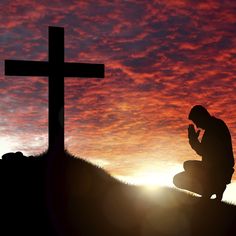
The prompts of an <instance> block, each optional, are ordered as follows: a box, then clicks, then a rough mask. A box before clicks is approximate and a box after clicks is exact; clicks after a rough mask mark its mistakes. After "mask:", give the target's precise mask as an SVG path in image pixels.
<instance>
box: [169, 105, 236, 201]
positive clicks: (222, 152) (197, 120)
mask: <svg viewBox="0 0 236 236" xmlns="http://www.w3.org/2000/svg"><path fill="white" fill-rule="evenodd" d="M188 118H189V120H191V121H193V123H194V124H195V125H196V127H197V128H201V129H203V130H205V132H204V135H203V137H202V139H201V141H200V140H199V134H200V130H197V131H195V128H194V125H192V124H190V125H189V127H188V138H189V144H190V145H191V147H192V149H193V150H195V151H196V153H197V154H198V155H200V156H201V157H202V161H195V160H191V161H186V162H184V169H185V171H184V172H182V173H179V174H177V175H176V176H175V177H174V180H173V182H174V184H175V185H176V186H177V187H179V188H182V189H186V190H189V191H192V192H195V193H198V194H200V195H202V197H204V198H210V197H211V195H213V194H216V199H217V200H219V201H221V199H222V196H223V193H224V191H225V188H226V185H227V184H229V183H230V182H231V178H232V174H233V172H234V169H233V167H234V157H233V150H232V143H231V136H230V132H229V130H228V127H227V126H226V124H225V123H224V121H222V120H220V119H217V118H215V117H214V116H211V115H210V114H209V112H208V111H207V110H206V109H205V108H204V107H203V106H201V105H196V106H194V107H193V108H192V109H191V111H190V113H189V117H188Z"/></svg>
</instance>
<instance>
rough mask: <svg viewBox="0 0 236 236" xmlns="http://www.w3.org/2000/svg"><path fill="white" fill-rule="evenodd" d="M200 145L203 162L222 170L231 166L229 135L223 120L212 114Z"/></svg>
mask: <svg viewBox="0 0 236 236" xmlns="http://www.w3.org/2000/svg"><path fill="white" fill-rule="evenodd" d="M201 146H202V149H203V153H202V161H203V162H204V164H206V165H207V166H209V167H213V168H216V169H221V170H222V171H223V170H224V169H228V168H233V166H234V157H233V150H232V142H231V136H230V132H229V129H228V127H227V126H226V124H225V123H224V121H222V120H221V119H217V118H215V117H213V116H212V118H211V122H209V125H208V127H207V128H206V129H205V133H204V135H203V137H202V141H201Z"/></svg>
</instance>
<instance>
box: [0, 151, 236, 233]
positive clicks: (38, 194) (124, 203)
mask: <svg viewBox="0 0 236 236" xmlns="http://www.w3.org/2000/svg"><path fill="white" fill-rule="evenodd" d="M19 157H20V158H19ZM4 159H7V160H2V161H0V175H1V195H0V206H1V211H0V215H1V221H0V222H1V223H0V235H32V236H33V235H41V236H44V235H50V236H64V235H66V236H72V235H73V236H77V235H79V236H90V235H96V236H98V235H99V236H100V235H101V236H106V235H111V236H154V235H161V236H162V235H163V236H164V235H165V236H170V235H171V236H172V235H176V236H177V235H186V236H193V235H194V236H195V235H196V236H200V235H201V236H204V235H207V236H216V235H217V236H221V235H222V236H231V235H232V236H235V235H236V206H234V205H230V204H226V203H223V202H220V203H217V202H215V201H214V200H207V201H206V200H205V201H203V200H202V199H201V198H198V197H193V196H192V195H190V194H186V193H183V192H180V191H178V190H176V189H170V188H158V189H157V190H155V191H153V192H147V191H145V190H144V189H143V188H142V187H140V186H132V185H128V184H124V183H121V182H120V181H118V180H116V179H115V178H113V177H112V176H110V175H109V174H108V173H107V172H105V171H104V170H103V169H101V168H98V167H96V166H94V165H92V164H90V163H88V162H86V161H84V160H82V159H78V158H73V157H72V156H71V155H69V154H62V155H57V156H54V157H53V156H51V158H50V161H49V158H48V154H44V155H41V156H38V157H24V156H21V155H19V153H18V154H12V155H8V156H5V157H4Z"/></svg>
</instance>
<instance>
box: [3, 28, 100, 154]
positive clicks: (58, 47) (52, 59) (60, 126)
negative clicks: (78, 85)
mask: <svg viewBox="0 0 236 236" xmlns="http://www.w3.org/2000/svg"><path fill="white" fill-rule="evenodd" d="M48 50H49V53H48V61H18V60H5V75H12V76H47V77H48V78H49V82H48V83H49V89H48V91H49V105H48V106H49V112H48V115H49V117H48V119H49V122H48V140H49V143H48V151H49V152H51V153H55V152H57V153H58V152H59V153H63V152H64V148H65V144H64V77H85V78H92V77H94V78H95V77H96V78H104V64H88V63H69V62H64V28H61V27H52V26H50V27H49V42H48Z"/></svg>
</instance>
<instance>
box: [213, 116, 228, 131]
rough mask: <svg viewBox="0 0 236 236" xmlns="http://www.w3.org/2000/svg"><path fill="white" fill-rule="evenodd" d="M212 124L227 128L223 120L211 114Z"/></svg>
mask: <svg viewBox="0 0 236 236" xmlns="http://www.w3.org/2000/svg"><path fill="white" fill-rule="evenodd" d="M212 125H213V126H214V127H217V128H222V129H228V127H227V125H226V123H225V122H224V121H223V120H221V119H219V118H216V117H214V116H212Z"/></svg>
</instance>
